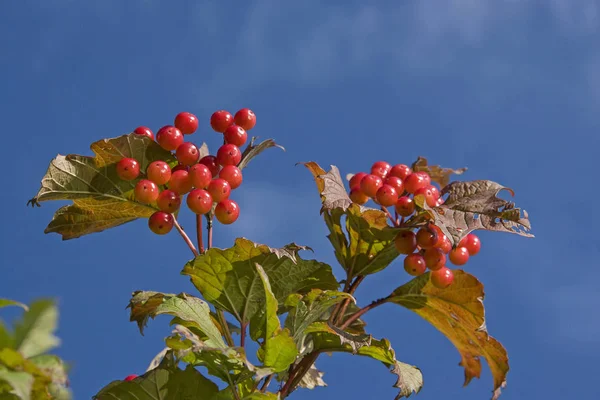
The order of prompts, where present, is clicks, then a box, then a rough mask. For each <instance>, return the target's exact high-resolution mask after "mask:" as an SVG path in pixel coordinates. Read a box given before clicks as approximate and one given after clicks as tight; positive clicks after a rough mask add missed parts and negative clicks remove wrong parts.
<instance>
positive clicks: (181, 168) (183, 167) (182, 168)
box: [171, 164, 190, 175]
mask: <svg viewBox="0 0 600 400" xmlns="http://www.w3.org/2000/svg"><path fill="white" fill-rule="evenodd" d="M189 170H190V167H188V166H187V165H183V164H177V165H176V166H174V167H173V169H172V170H171V175H172V174H173V172H175V171H189Z"/></svg>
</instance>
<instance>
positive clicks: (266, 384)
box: [259, 374, 273, 393]
mask: <svg viewBox="0 0 600 400" xmlns="http://www.w3.org/2000/svg"><path fill="white" fill-rule="evenodd" d="M271 380H273V374H271V375H269V376H267V377H266V378H265V380H264V382H263V384H262V386H261V387H260V389H259V390H260V392H261V393H264V392H265V391H266V390H267V388H268V387H269V384H270V383H271Z"/></svg>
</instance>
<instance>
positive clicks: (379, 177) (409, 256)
mask: <svg viewBox="0 0 600 400" xmlns="http://www.w3.org/2000/svg"><path fill="white" fill-rule="evenodd" d="M419 195H421V196H423V197H424V201H425V202H426V203H427V205H428V206H429V207H436V206H440V205H441V204H443V203H444V199H443V198H442V197H441V196H440V190H439V188H438V187H437V186H435V185H434V184H433V182H432V181H431V177H430V176H429V174H428V173H426V172H423V171H413V170H412V169H411V168H410V167H409V166H407V165H404V164H397V165H394V166H392V165H390V164H389V163H387V162H385V161H377V162H376V163H374V164H373V166H372V167H371V171H370V173H366V172H359V173H357V174H356V175H354V176H352V178H350V199H351V200H352V201H353V202H355V203H358V204H361V205H362V204H365V203H367V202H368V201H369V200H373V201H374V202H375V203H376V204H378V205H380V206H381V207H382V209H383V210H385V211H386V212H387V213H388V216H389V217H390V219H391V220H392V222H393V223H394V225H396V226H400V227H401V226H402V223H403V221H404V219H405V218H407V217H410V216H411V215H413V213H414V212H415V211H416V208H417V207H416V204H415V201H414V197H415V196H419ZM392 206H393V207H394V208H395V211H396V218H393V217H392V216H391V214H390V213H389V211H388V209H387V207H392ZM399 217H402V220H399ZM394 244H395V246H396V249H397V250H398V252H399V253H400V254H406V257H405V258H404V269H405V270H406V272H407V273H409V274H410V275H413V276H419V275H422V274H424V273H425V272H426V271H427V269H428V268H429V270H430V271H431V283H432V284H433V285H434V286H436V287H438V288H440V289H443V288H446V287H448V286H450V285H451V284H452V282H453V281H454V274H453V272H452V270H451V269H450V268H448V267H447V266H446V263H447V261H448V259H449V260H450V262H451V263H452V264H454V265H464V264H466V263H467V261H468V260H469V257H470V256H473V255H475V254H477V253H478V252H479V249H480V248H481V242H480V241H479V238H478V237H477V236H476V235H474V234H472V233H470V234H468V235H467V236H466V237H464V238H463V239H462V240H461V241H460V243H459V244H458V246H456V247H455V248H452V244H451V243H450V240H449V239H448V238H447V237H446V235H444V233H443V232H442V230H441V229H440V228H439V227H437V226H435V225H433V224H429V225H427V226H425V227H422V228H420V229H419V230H418V231H417V232H416V233H415V232H413V231H411V230H404V231H401V232H400V233H399V234H398V235H397V236H396V239H395V241H394Z"/></svg>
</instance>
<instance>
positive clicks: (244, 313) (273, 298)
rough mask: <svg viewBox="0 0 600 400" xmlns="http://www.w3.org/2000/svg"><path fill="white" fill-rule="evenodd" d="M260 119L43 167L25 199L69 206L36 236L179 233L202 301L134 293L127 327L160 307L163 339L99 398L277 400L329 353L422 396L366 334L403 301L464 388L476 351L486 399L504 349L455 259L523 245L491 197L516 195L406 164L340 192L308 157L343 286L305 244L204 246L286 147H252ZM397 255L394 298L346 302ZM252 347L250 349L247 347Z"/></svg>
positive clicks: (177, 127) (186, 118) (165, 130)
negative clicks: (269, 153)
mask: <svg viewBox="0 0 600 400" xmlns="http://www.w3.org/2000/svg"><path fill="white" fill-rule="evenodd" d="M255 124H256V116H255V114H254V113H253V112H252V111H251V110H249V109H247V108H245V109H242V110H239V111H238V112H237V113H236V114H235V115H232V114H230V113H229V112H227V111H223V110H221V111H217V112H215V113H214V114H212V116H211V118H210V125H211V127H212V128H213V130H214V131H216V132H218V133H219V134H221V135H222V138H221V139H219V140H220V141H221V142H222V143H221V145H220V147H219V148H218V150H217V151H216V153H215V154H210V153H209V150H208V146H207V145H206V144H205V143H203V144H202V145H201V146H197V145H195V144H194V143H192V142H191V141H189V140H187V138H189V137H191V136H190V135H192V134H193V133H194V132H196V131H197V129H198V118H197V117H196V116H195V115H193V114H190V113H187V112H182V113H180V114H178V115H177V116H176V117H175V120H174V122H173V125H167V126H164V127H162V128H161V129H159V130H158V131H157V132H156V137H155V136H154V134H153V132H152V131H151V130H150V129H149V128H147V127H138V128H137V129H135V130H134V132H132V133H131V134H128V135H124V136H120V137H116V138H112V139H104V140H100V141H98V142H95V143H93V144H92V146H91V149H92V151H93V152H94V153H95V156H94V157H88V156H80V155H73V154H70V155H67V156H62V155H59V156H57V157H56V158H55V159H54V160H53V161H52V162H51V163H50V167H49V168H48V171H47V172H46V175H45V176H44V178H43V180H42V187H41V189H40V191H39V192H38V194H37V195H36V197H35V198H33V199H32V200H31V201H30V202H31V203H32V204H33V205H38V206H39V203H41V202H43V201H48V200H72V204H70V205H67V206H64V207H62V208H60V209H59V210H58V211H57V212H56V214H55V215H54V218H53V219H52V221H51V222H50V224H49V225H48V227H47V228H46V230H45V232H46V233H48V232H56V233H58V234H60V235H62V237H63V239H65V240H67V239H73V238H78V237H81V236H83V235H87V234H90V233H94V232H100V231H104V230H106V229H108V228H113V227H116V226H118V225H121V224H124V223H127V222H130V221H133V220H136V219H138V218H146V219H147V221H148V226H149V228H150V230H151V231H152V232H154V233H156V234H159V235H165V234H169V233H170V232H171V231H172V230H173V228H175V230H176V231H177V232H178V234H179V235H181V237H182V238H183V240H184V241H185V243H186V244H187V246H188V247H189V249H190V251H191V253H192V256H193V258H192V259H191V260H189V261H188V262H187V263H185V265H184V266H183V270H182V271H181V273H182V274H183V275H186V276H187V277H189V278H190V280H191V282H192V284H193V285H194V287H195V288H196V289H197V290H198V292H199V293H200V296H193V295H191V294H187V293H180V294H169V293H161V292H151V291H137V292H134V293H133V295H132V297H131V300H130V302H129V308H130V309H131V318H130V319H131V321H135V322H136V323H137V325H138V326H139V329H140V332H143V329H144V327H145V326H146V323H147V322H148V319H149V318H155V317H156V316H157V315H161V314H167V315H170V316H171V317H172V320H171V325H173V331H172V334H171V335H170V336H169V337H167V338H166V339H165V345H166V346H165V348H164V349H163V350H162V351H161V352H160V353H159V354H158V355H157V356H156V358H155V359H154V360H153V361H152V362H151V365H150V367H149V368H148V370H147V371H146V372H145V373H144V374H142V375H140V376H137V375H130V376H128V377H126V378H125V379H124V380H122V381H120V380H117V381H114V382H111V383H110V384H108V385H107V386H106V387H104V388H103V389H102V390H100V392H99V393H98V394H97V395H96V399H98V400H105V399H115V398H118V399H137V400H143V399H188V398H202V399H214V400H218V399H234V400H242V399H244V400H251V399H252V400H259V399H265V400H268V399H285V398H287V397H288V396H290V395H291V394H292V393H294V392H295V391H296V390H299V389H300V388H307V389H313V388H315V387H317V386H325V382H324V380H323V374H324V373H323V372H322V371H320V370H319V369H318V367H317V363H318V358H319V356H320V355H321V354H322V353H336V352H345V353H351V354H355V355H358V356H364V357H370V358H372V359H374V360H376V361H378V362H380V363H382V364H383V365H384V366H385V367H387V368H388V369H389V370H390V371H391V372H392V373H393V374H394V375H395V379H396V383H395V385H394V386H395V387H396V388H397V389H398V394H397V396H396V398H397V399H398V398H401V397H408V396H410V395H411V394H413V393H418V392H419V391H420V390H421V388H422V386H423V377H422V374H421V371H420V370H419V369H418V368H417V367H415V366H413V365H411V364H407V363H405V362H403V361H400V360H398V359H396V353H395V351H394V348H393V347H392V344H391V343H390V342H389V341H388V340H387V339H384V338H381V339H378V338H374V337H372V336H371V335H370V334H369V333H368V332H367V330H366V327H365V325H366V324H365V323H364V322H363V320H362V319H361V318H362V317H363V316H364V315H365V314H366V313H368V312H369V311H370V310H372V309H374V308H376V307H380V306H383V305H390V306H392V305H396V306H402V307H406V308H408V309H409V310H411V311H413V312H415V313H417V314H418V315H420V316H421V317H423V318H424V319H425V320H427V321H429V322H430V323H431V324H432V325H433V326H434V327H435V328H437V329H438V330H439V331H440V332H442V333H443V334H444V335H445V336H446V337H447V338H448V339H449V340H450V341H451V342H452V343H453V344H454V346H455V347H456V348H457V350H458V351H459V353H460V357H461V362H460V365H461V366H462V367H463V368H464V371H465V384H468V383H469V382H470V381H471V379H472V378H474V377H479V376H480V373H481V362H480V358H481V357H483V358H485V359H486V361H487V363H488V365H489V367H490V370H491V373H492V375H493V380H494V387H493V395H492V398H493V399H497V398H498V397H499V395H500V391H501V388H503V387H504V386H505V383H506V374H507V372H508V369H509V367H508V357H507V354H506V350H505V349H504V347H503V346H502V345H501V344H500V343H499V342H498V341H497V340H496V339H494V338H493V337H491V336H490V335H489V334H488V332H487V329H486V324H485V318H484V307H483V302H482V299H483V297H484V292H483V284H482V283H481V282H479V281H478V280H477V279H476V278H475V277H474V276H473V275H471V274H469V273H468V272H465V271H463V270H461V269H454V268H452V267H451V265H454V266H462V265H464V264H466V263H467V261H468V260H469V259H470V258H471V257H473V256H475V255H476V254H477V253H479V251H480V247H481V242H480V240H479V238H478V237H477V236H476V235H475V234H474V233H473V232H474V231H476V230H491V231H499V232H510V233H516V234H519V235H522V236H532V235H531V234H530V233H529V231H530V223H529V220H528V217H527V214H526V213H525V212H524V211H523V212H521V210H520V209H519V208H516V207H515V205H514V204H513V203H511V202H508V201H506V200H503V199H501V198H499V197H497V195H498V193H499V192H500V191H502V190H508V191H509V192H510V193H511V194H512V191H511V190H510V189H508V188H506V187H504V186H502V185H500V184H498V183H495V182H491V181H486V180H478V181H471V182H450V176H451V175H452V174H462V173H463V172H464V171H465V169H459V170H453V169H447V168H441V167H439V166H431V165H428V163H427V160H426V159H425V158H422V157H419V159H418V160H417V161H416V162H415V163H413V164H412V165H410V166H409V165H404V164H397V165H391V164H388V163H387V162H384V161H377V162H375V163H374V164H373V165H372V167H371V169H370V170H369V171H367V172H359V173H357V174H354V175H348V177H347V178H348V180H349V188H346V187H345V183H344V181H343V180H342V178H341V175H340V172H339V170H338V169H337V168H336V167H335V166H332V167H331V169H330V170H329V171H325V170H324V169H322V168H321V167H320V166H319V165H318V164H316V163H315V162H307V163H303V165H304V166H305V167H306V168H307V169H308V170H309V171H310V172H311V173H312V175H313V176H314V179H315V181H316V184H317V189H318V193H319V195H320V197H321V200H322V208H321V210H320V212H321V215H322V216H323V219H324V221H325V224H326V225H327V228H328V230H329V235H328V239H329V241H330V242H331V245H332V246H333V250H334V253H335V256H336V259H337V261H338V263H339V264H340V266H341V268H342V272H343V273H344V274H345V276H344V277H343V280H341V281H338V279H336V277H335V276H334V274H333V272H332V267H331V266H329V265H327V264H325V263H322V262H319V261H317V260H313V259H308V258H303V257H302V256H301V255H300V253H301V252H302V251H304V250H307V249H309V248H308V247H306V246H301V245H297V244H295V243H291V244H288V245H286V246H284V247H282V248H273V247H269V246H268V245H265V244H258V243H255V242H252V241H251V240H249V239H246V238H238V239H236V240H235V242H234V243H233V244H232V245H230V247H226V248H217V247H213V240H212V237H213V230H214V229H215V227H216V226H218V225H216V222H218V223H220V224H221V225H229V224H232V223H234V222H235V221H236V220H237V219H238V217H239V215H240V210H241V209H242V210H243V204H241V205H238V203H237V202H236V201H235V200H234V199H235V192H236V191H237V190H243V188H242V182H243V170H244V169H245V168H246V167H247V166H248V164H249V162H250V161H251V160H252V159H253V158H254V157H256V156H257V155H259V154H260V153H262V152H263V151H264V150H265V149H268V148H270V147H280V148H281V146H279V145H277V144H276V143H275V142H274V141H273V140H272V139H268V140H266V141H263V142H261V143H258V144H257V143H256V138H254V137H253V138H252V139H251V140H250V142H249V143H247V141H248V133H247V132H248V131H250V130H252V129H254V127H255ZM242 148H243V150H242ZM369 202H371V204H372V206H370V207H367V206H366V205H367V204H369ZM182 206H183V207H182ZM185 206H187V208H188V209H189V210H190V211H191V212H192V213H193V214H194V215H195V224H191V225H192V226H194V225H195V231H196V232H195V235H192V236H195V237H194V240H192V238H191V237H190V235H188V232H187V231H185V230H184V229H183V228H182V226H181V224H180V223H179V221H180V220H181V219H183V218H188V214H187V213H188V212H187V211H183V208H185ZM182 211H183V212H182ZM204 224H205V225H204ZM185 225H186V226H188V224H187V223H186V224H185ZM203 225H204V227H203ZM227 229H230V228H227ZM205 230H206V236H204V235H205V232H204V231H205ZM401 256H402V257H403V261H402V262H403V265H404V269H405V270H406V272H407V273H408V274H409V275H410V276H411V277H412V278H411V280H409V281H408V282H405V283H402V282H400V281H401V277H400V276H398V281H399V286H398V288H397V289H396V290H394V291H393V292H392V293H382V294H381V297H380V298H378V299H374V300H373V299H372V300H371V302H370V303H369V302H363V301H357V300H356V299H355V297H354V296H353V295H354V293H355V291H356V289H357V288H358V286H359V285H360V284H361V283H362V282H363V281H364V280H365V279H368V278H369V276H370V275H373V274H376V273H378V272H380V271H382V270H383V269H385V268H388V267H390V266H393V265H394V264H396V263H395V261H396V260H397V259H398V258H399V257H401ZM182 257H184V256H183V255H182ZM250 340H252V341H254V342H256V344H255V345H253V346H251V347H250V346H248V344H249V341H250ZM256 347H258V350H257V351H256V352H254V351H253V350H252V351H251V350H250V349H251V348H252V349H255V348H256ZM196 367H204V368H203V369H202V371H203V372H200V370H199V369H197V368H196ZM209 375H210V376H211V377H212V379H214V380H215V381H217V382H213V381H212V380H211V379H209V377H208V376H209Z"/></svg>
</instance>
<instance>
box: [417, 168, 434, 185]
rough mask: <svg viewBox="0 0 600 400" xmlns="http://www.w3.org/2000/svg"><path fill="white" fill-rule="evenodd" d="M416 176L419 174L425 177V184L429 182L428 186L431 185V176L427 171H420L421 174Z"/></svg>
mask: <svg viewBox="0 0 600 400" xmlns="http://www.w3.org/2000/svg"><path fill="white" fill-rule="evenodd" d="M415 173H416V174H419V175H421V176H422V177H423V179H424V180H425V182H427V184H428V185H431V176H429V174H428V173H427V172H425V171H419V172H415Z"/></svg>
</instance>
